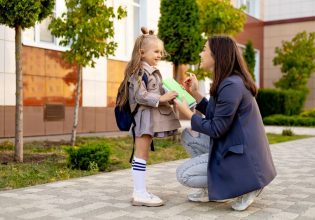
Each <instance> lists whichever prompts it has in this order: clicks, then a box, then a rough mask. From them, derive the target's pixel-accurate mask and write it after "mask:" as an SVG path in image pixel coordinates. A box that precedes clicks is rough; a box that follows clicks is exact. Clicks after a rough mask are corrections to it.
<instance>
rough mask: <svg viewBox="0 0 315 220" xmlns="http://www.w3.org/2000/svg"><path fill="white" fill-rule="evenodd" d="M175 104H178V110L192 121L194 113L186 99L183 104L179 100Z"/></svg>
mask: <svg viewBox="0 0 315 220" xmlns="http://www.w3.org/2000/svg"><path fill="white" fill-rule="evenodd" d="M174 102H175V104H176V109H177V110H178V111H180V112H181V113H182V114H183V115H184V116H185V117H186V118H188V119H189V120H190V119H191V117H192V116H193V114H194V113H193V112H192V111H191V110H190V108H189V106H188V104H187V102H186V100H185V98H184V97H183V101H182V102H181V101H178V100H177V99H175V100H174Z"/></svg>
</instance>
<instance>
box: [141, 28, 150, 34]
mask: <svg viewBox="0 0 315 220" xmlns="http://www.w3.org/2000/svg"><path fill="white" fill-rule="evenodd" d="M141 32H142V34H148V33H149V30H148V28H146V27H141Z"/></svg>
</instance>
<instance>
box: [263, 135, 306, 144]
mask: <svg viewBox="0 0 315 220" xmlns="http://www.w3.org/2000/svg"><path fill="white" fill-rule="evenodd" d="M267 137H268V141H269V144H276V143H281V142H286V141H293V140H298V139H303V138H308V137H311V136H309V135H293V136H283V135H280V134H267Z"/></svg>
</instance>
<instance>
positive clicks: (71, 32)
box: [49, 0, 127, 146]
mask: <svg viewBox="0 0 315 220" xmlns="http://www.w3.org/2000/svg"><path fill="white" fill-rule="evenodd" d="M66 7H67V12H65V13H63V14H62V15H61V17H60V18H54V19H53V20H52V22H51V24H50V25H49V29H50V30H51V33H52V34H53V35H54V36H56V37H59V38H61V41H60V42H59V45H61V46H69V45H70V49H69V50H67V51H66V52H65V53H64V54H63V57H64V59H65V60H66V61H68V62H69V63H71V64H76V65H77V67H78V68H77V78H78V81H77V86H76V94H75V95H76V96H75V107H74V115H73V127H72V136H71V144H72V146H73V145H74V144H75V140H76V131H77V126H78V114H79V101H80V97H81V93H80V92H81V83H82V68H83V67H85V66H91V67H94V65H95V61H94V59H95V58H99V57H101V56H105V55H106V56H108V55H113V54H114V51H115V49H116V47H117V43H115V42H114V41H113V40H112V39H113V37H114V25H113V24H114V18H116V17H117V18H118V19H121V18H123V17H125V16H126V15H127V13H126V11H125V10H124V9H123V8H122V7H119V8H118V9H117V12H116V14H115V12H114V9H113V7H108V6H106V4H105V1H104V0H66Z"/></svg>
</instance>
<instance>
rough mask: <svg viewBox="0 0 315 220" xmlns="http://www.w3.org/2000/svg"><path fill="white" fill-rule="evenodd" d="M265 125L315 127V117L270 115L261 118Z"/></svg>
mask: <svg viewBox="0 0 315 220" xmlns="http://www.w3.org/2000/svg"><path fill="white" fill-rule="evenodd" d="M263 121H264V124H265V125H284V126H306V127H315V118H311V117H302V116H296V115H294V116H287V115H279V114H278V115H271V116H268V117H265V118H264V119H263Z"/></svg>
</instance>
